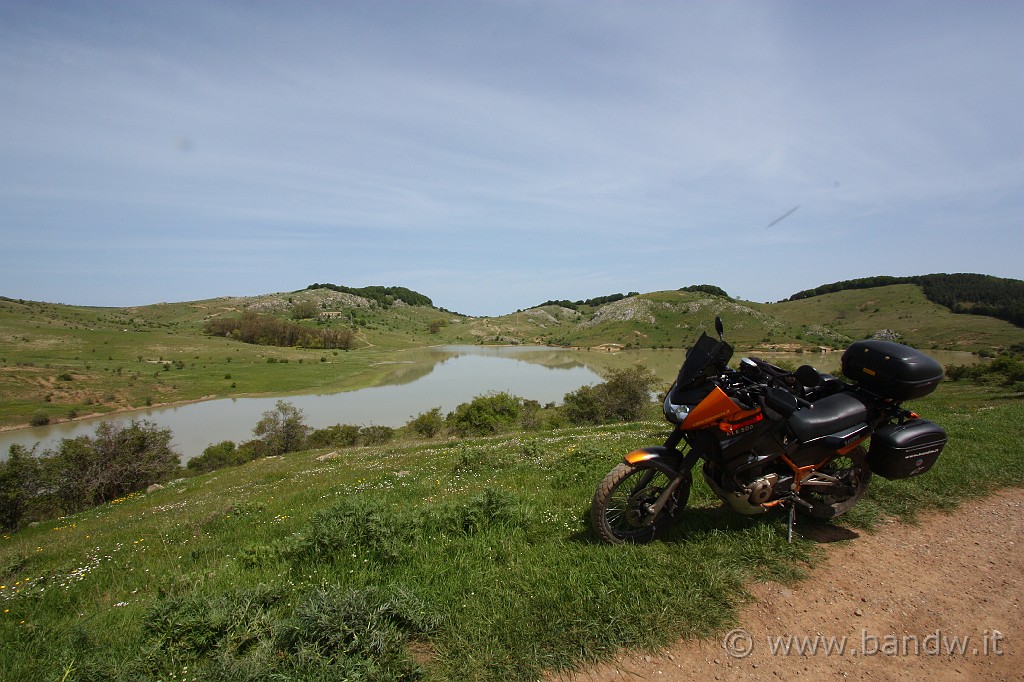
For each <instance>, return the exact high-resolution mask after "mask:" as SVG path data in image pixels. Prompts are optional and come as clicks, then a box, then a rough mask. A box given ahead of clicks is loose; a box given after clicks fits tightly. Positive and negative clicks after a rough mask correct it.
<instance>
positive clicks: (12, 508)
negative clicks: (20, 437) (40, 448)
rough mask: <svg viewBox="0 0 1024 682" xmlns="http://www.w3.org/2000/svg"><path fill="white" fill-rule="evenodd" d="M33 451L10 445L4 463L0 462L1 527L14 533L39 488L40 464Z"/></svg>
mask: <svg viewBox="0 0 1024 682" xmlns="http://www.w3.org/2000/svg"><path fill="white" fill-rule="evenodd" d="M34 450H35V448H33V449H32V450H29V449H27V448H25V447H24V446H21V445H12V446H11V447H10V449H9V450H8V455H7V460H6V461H4V462H0V527H2V528H3V529H4V530H17V528H18V526H19V524H20V523H21V519H22V517H24V515H25V512H26V511H27V509H28V507H29V505H31V503H32V501H33V498H34V497H35V495H36V494H37V492H38V490H39V487H40V474H41V471H40V467H39V460H38V459H36V457H35V452H34Z"/></svg>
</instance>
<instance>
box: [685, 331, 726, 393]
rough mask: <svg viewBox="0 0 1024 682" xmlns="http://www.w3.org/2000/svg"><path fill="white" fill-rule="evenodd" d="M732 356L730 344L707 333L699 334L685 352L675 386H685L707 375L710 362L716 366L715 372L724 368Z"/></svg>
mask: <svg viewBox="0 0 1024 682" xmlns="http://www.w3.org/2000/svg"><path fill="white" fill-rule="evenodd" d="M731 357H732V346H730V345H729V344H727V343H725V342H724V341H715V340H714V339H713V338H711V337H710V336H708V335H707V334H701V335H700V338H699V339H697V343H695V344H693V348H691V349H690V350H688V351H687V352H686V360H685V361H684V362H683V367H682V369H680V370H679V376H678V377H677V378H676V386H677V387H679V388H685V387H686V386H688V385H689V384H691V383H692V382H693V381H694V380H695V379H698V378H700V377H704V376H708V374H707V373H706V371H705V370H707V369H708V368H709V367H710V366H711V365H712V363H715V364H716V365H717V366H716V367H714V368H713V370H714V372H713V373H717V372H720V371H721V370H723V369H725V367H726V365H727V364H728V363H729V358H731Z"/></svg>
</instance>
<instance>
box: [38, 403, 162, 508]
mask: <svg viewBox="0 0 1024 682" xmlns="http://www.w3.org/2000/svg"><path fill="white" fill-rule="evenodd" d="M180 465H181V461H180V458H179V456H178V453H177V452H175V451H174V450H172V449H171V431H170V429H161V428H159V427H157V425H156V424H154V423H153V422H150V421H141V422H136V421H133V422H132V423H131V424H130V425H128V426H125V425H124V424H122V423H121V422H103V423H102V424H100V425H99V426H98V427H97V428H96V435H95V436H94V437H89V436H79V437H78V438H65V439H64V440H62V441H61V443H60V446H59V448H58V450H57V452H56V454H55V455H54V456H53V457H52V458H49V459H47V460H46V466H47V469H48V472H49V483H50V485H52V486H53V489H54V492H55V494H56V496H57V498H58V500H59V501H60V504H61V507H62V508H63V509H64V511H66V512H75V511H79V510H81V509H84V508H86V507H88V506H91V505H97V504H103V503H105V502H109V501H110V500H113V499H117V498H118V497H124V496H125V495H127V494H128V493H132V492H135V491H138V490H145V489H146V487H147V486H149V485H150V484H152V483H160V482H163V481H165V480H167V479H168V478H169V477H170V476H171V475H172V474H174V473H175V472H177V471H178V469H179V467H180Z"/></svg>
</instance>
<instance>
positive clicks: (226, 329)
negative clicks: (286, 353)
mask: <svg viewBox="0 0 1024 682" xmlns="http://www.w3.org/2000/svg"><path fill="white" fill-rule="evenodd" d="M203 332H204V333H206V334H209V335H211V336H224V337H227V338H230V339H234V340H236V341H243V342H245V343H251V344H255V345H260V346H284V347H301V348H335V349H341V350H350V349H351V348H352V347H353V345H354V344H355V338H356V337H355V332H354V331H353V330H352V329H349V328H348V327H312V326H309V325H306V324H302V323H299V322H291V321H289V320H284V319H281V318H279V317H274V316H273V315H261V314H259V313H252V312H248V313H244V314H243V315H242V316H241V317H214V318H211V319H209V320H207V321H206V322H205V323H204V325H203Z"/></svg>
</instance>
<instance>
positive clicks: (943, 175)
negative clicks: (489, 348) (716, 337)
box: [0, 0, 1024, 315]
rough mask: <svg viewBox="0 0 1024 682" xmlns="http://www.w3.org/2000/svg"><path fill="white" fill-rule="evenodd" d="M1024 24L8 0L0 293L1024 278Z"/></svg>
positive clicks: (1005, 11) (1004, 18) (639, 4)
mask: <svg viewBox="0 0 1024 682" xmlns="http://www.w3.org/2000/svg"><path fill="white" fill-rule="evenodd" d="M1022 36H1024V3H1021V2H1019V0H1013V1H1012V2H999V1H989V2H945V1H941V0H940V1H929V2H873V1H870V0H869V1H865V2H818V1H811V0H808V1H805V2H771V1H766V2H729V1H725V2H644V1H636V2H626V1H624V0H621V1H615V2H611V1H607V0H591V1H588V2H583V1H582V0H581V1H578V2H571V1H567V0H550V1H544V2H532V1H528V0H517V1H511V0H510V1H507V2H497V1H488V0H483V1H472V2H470V1H465V2H433V1H428V0H421V1H417V2H413V1H412V0H409V1H406V2H380V1H376V2H369V1H367V2H354V1H348V2H209V1H202V2H192V1H189V0H180V1H179V0H176V1H175V2H138V1H135V0H132V1H130V2H123V3H122V2H89V1H86V0H81V1H75V2H64V1H61V2H45V1H40V0H32V1H28V2H19V1H15V0H0V238H2V244H0V294H2V295H6V296H10V297H16V298H28V299H34V300H46V301H53V302H60V303H73V304H82V305H102V306H125V305H142V304H148V303H156V302H160V301H186V300H195V299H202V298H212V297H216V296H225V295H253V294H261V293H269V292H277V291H292V290H295V289H301V288H305V287H306V286H307V285H309V284H311V283H313V282H331V283H335V284H346V285H350V286H366V285H371V284H383V285H399V286H406V287H409V288H412V289H415V290H417V291H420V292H421V293H424V294H426V295H427V296H430V297H431V298H432V299H433V300H434V303H435V305H438V306H443V307H445V308H448V309H450V310H454V311H457V312H462V313H467V314H472V315H498V314H504V313H509V312H512V311H514V310H516V309H519V308H526V307H529V306H531V305H535V304H537V303H540V302H542V301H544V300H547V299H549V298H559V299H560V298H568V299H579V298H589V297H593V296H600V295H605V294H610V293H616V292H622V293H626V292H629V291H641V292H646V291H659V290H664V289H677V288H679V287H682V286H686V285H690V284H700V283H710V284H716V285H718V286H721V287H723V288H724V289H726V290H727V291H728V292H729V293H730V294H731V295H733V296H736V297H740V298H744V299H748V300H755V301H773V300H779V299H782V298H785V297H787V296H789V295H790V294H793V293H795V292H796V291H799V290H801V289H805V288H809V287H813V286H817V285H820V284H824V283H828V282H833V281H836V280H840V279H848V278H853V277H865V276H871V275H882V274H889V275H912V274H927V273H931V272H981V273H987V274H993V275H998V276H1003V277H1015V278H1021V277H1024V264H1022V263H1024V257H1022V254H1024V38H1022ZM794 208H795V210H793V209H794ZM787 213H788V215H787ZM782 216H785V217H784V218H783V219H782V220H778V219H779V218H780V217H782ZM776 221H778V222H776Z"/></svg>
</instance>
